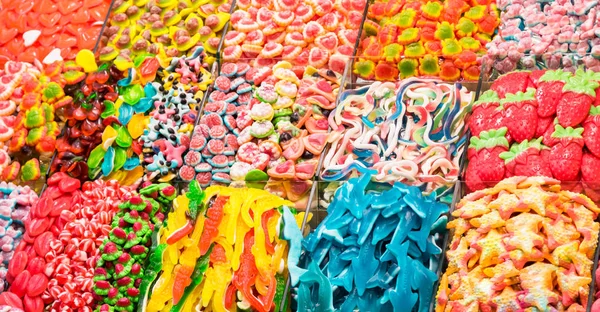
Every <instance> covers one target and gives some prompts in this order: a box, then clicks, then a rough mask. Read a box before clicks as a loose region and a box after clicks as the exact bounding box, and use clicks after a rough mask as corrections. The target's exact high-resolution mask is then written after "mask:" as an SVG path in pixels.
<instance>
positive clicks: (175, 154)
mask: <svg viewBox="0 0 600 312" xmlns="http://www.w3.org/2000/svg"><path fill="white" fill-rule="evenodd" d="M205 56H206V54H204V49H203V48H202V47H197V48H196V51H195V52H194V53H193V54H192V55H190V56H189V57H185V56H183V57H181V58H179V57H175V58H173V59H172V60H171V65H170V66H169V67H167V68H165V70H164V71H163V72H162V73H161V78H160V82H154V83H152V84H151V85H150V84H149V85H146V88H148V90H149V91H151V92H150V94H148V93H147V94H146V96H147V97H148V101H147V104H148V107H149V108H152V111H150V114H149V115H150V118H149V121H148V125H147V127H146V129H145V130H144V131H143V134H142V135H141V137H140V140H139V141H140V144H141V145H142V146H143V152H144V167H145V170H146V172H147V177H148V178H149V179H150V180H153V179H154V178H155V177H157V178H158V180H159V181H162V182H164V181H169V180H172V179H173V178H175V177H177V173H178V172H179V171H180V169H179V168H181V167H182V166H183V165H184V159H186V158H185V157H184V156H185V152H186V151H187V150H188V148H189V146H190V136H191V135H192V131H193V129H194V124H195V122H196V119H197V118H196V117H197V116H198V113H199V110H200V104H201V101H202V98H203V97H204V92H205V91H206V89H207V88H208V85H209V84H211V83H212V78H211V75H210V72H209V71H208V70H207V69H206V68H205V67H204V65H205V63H204V58H205ZM146 110H148V108H146Z"/></svg>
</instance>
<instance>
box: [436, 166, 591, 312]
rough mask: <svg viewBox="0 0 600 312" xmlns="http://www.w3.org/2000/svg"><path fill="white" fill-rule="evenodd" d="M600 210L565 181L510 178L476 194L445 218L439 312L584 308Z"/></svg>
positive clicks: (569, 309)
mask: <svg viewBox="0 0 600 312" xmlns="http://www.w3.org/2000/svg"><path fill="white" fill-rule="evenodd" d="M599 212H600V209H598V206H596V204H594V203H593V202H592V201H591V200H590V199H589V198H588V197H586V196H585V195H581V194H577V193H573V192H569V191H565V190H561V186H560V181H558V180H555V179H551V178H544V177H534V178H527V177H513V178H509V179H505V180H503V181H502V182H500V183H499V184H497V185H496V186H495V187H493V188H488V189H484V190H480V191H477V192H474V193H471V194H469V195H467V196H466V197H464V198H463V199H462V200H461V201H460V203H459V204H458V205H457V207H456V210H455V211H453V212H452V216H454V217H455V218H456V219H454V220H452V221H451V222H449V223H448V228H450V229H453V230H454V236H453V238H452V242H451V243H450V249H449V250H448V252H447V253H446V257H447V258H448V268H447V269H446V272H445V273H444V275H443V276H442V278H441V281H440V288H439V290H438V294H437V307H436V311H448V310H457V311H459V310H465V311H466V310H472V309H475V310H477V309H478V308H479V309H482V310H483V309H492V307H493V309H494V310H496V311H518V310H520V309H526V308H531V309H537V310H553V309H560V310H564V311H585V308H584V307H585V306H586V305H587V297H588V292H589V285H590V283H591V281H592V278H591V273H592V272H591V271H592V265H593V261H592V257H593V255H594V251H595V249H596V245H597V243H598V235H597V233H598V230H599V229H600V224H599V223H598V222H595V221H594V220H595V219H596V217H597V216H598V213H599Z"/></svg>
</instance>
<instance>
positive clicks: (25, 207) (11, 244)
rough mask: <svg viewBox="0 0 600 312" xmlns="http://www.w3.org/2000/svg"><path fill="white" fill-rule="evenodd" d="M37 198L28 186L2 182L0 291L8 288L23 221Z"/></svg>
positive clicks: (0, 190)
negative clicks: (7, 282)
mask: <svg viewBox="0 0 600 312" xmlns="http://www.w3.org/2000/svg"><path fill="white" fill-rule="evenodd" d="M37 200H38V196H37V194H36V193H35V192H34V191H32V190H31V189H30V188H29V187H28V186H25V187H21V186H16V185H14V184H12V183H6V182H0V215H1V217H0V226H1V227H0V249H1V250H2V251H1V252H0V257H1V259H2V262H0V292H4V291H5V290H8V285H7V284H6V281H5V280H6V276H7V273H8V264H9V261H10V259H11V258H12V257H13V254H14V251H15V248H16V247H17V246H18V245H19V243H20V242H21V239H22V237H23V232H24V231H25V228H24V224H23V221H24V219H25V218H26V217H27V216H28V215H29V211H30V209H31V207H32V206H33V205H35V204H36V203H37Z"/></svg>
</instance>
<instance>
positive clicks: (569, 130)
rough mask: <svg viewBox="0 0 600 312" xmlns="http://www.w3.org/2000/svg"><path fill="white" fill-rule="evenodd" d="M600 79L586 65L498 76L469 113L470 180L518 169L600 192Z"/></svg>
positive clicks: (481, 183)
mask: <svg viewBox="0 0 600 312" xmlns="http://www.w3.org/2000/svg"><path fill="white" fill-rule="evenodd" d="M598 81H600V76H599V75H598V74H595V73H593V72H591V71H583V70H577V72H576V73H575V74H571V73H569V72H564V71H562V70H556V71H541V70H540V71H533V72H531V73H530V72H527V71H520V72H514V73H509V74H506V75H503V76H501V77H499V78H498V79H497V80H496V81H495V82H494V83H493V84H492V86H491V90H489V91H486V92H485V93H483V94H482V95H481V97H480V98H479V100H478V101H477V102H476V103H475V104H474V106H473V112H472V115H471V117H470V119H469V129H470V130H471V134H472V138H471V144H470V146H469V150H468V159H469V164H468V167H467V170H466V174H465V180H466V182H467V187H468V188H469V189H470V190H471V191H475V190H479V189H483V188H485V187H492V186H493V185H495V183H496V182H498V181H500V180H502V179H503V178H505V177H510V176H513V175H521V176H547V177H554V178H556V179H558V180H560V181H562V182H563V184H562V186H563V188H568V189H571V190H581V189H582V187H583V189H584V190H585V191H586V194H587V195H588V196H590V197H591V198H592V199H593V200H598V199H600V195H599V194H597V192H598V191H600V185H599V184H598V182H599V181H600V176H599V175H598V172H599V169H600V144H598V129H600V128H599V127H600V120H599V119H598V117H597V116H599V115H600V107H598V106H597V105H598V103H596V98H597V95H596V90H599V91H600V89H599V88H598V86H599V83H598ZM509 144H510V148H509ZM579 181H581V183H579Z"/></svg>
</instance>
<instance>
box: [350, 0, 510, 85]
mask: <svg viewBox="0 0 600 312" xmlns="http://www.w3.org/2000/svg"><path fill="white" fill-rule="evenodd" d="M507 2H508V1H507ZM368 17H369V19H367V20H365V23H364V26H363V32H364V33H365V34H366V37H365V38H364V39H362V41H361V43H360V51H359V52H358V57H359V59H358V61H357V62H356V63H355V65H354V72H355V73H356V74H358V75H359V76H360V77H362V78H365V79H376V80H379V81H395V80H397V79H398V77H400V78H402V79H404V78H407V77H413V76H437V77H440V78H441V79H443V80H447V81H456V80H458V79H465V80H477V79H478V78H479V73H480V65H481V55H482V54H484V53H485V52H486V44H487V43H488V42H490V40H491V38H492V36H493V35H494V33H495V32H496V28H497V27H498V24H499V23H500V20H499V18H498V15H497V12H496V6H495V2H494V1H463V0H446V1H428V0H427V1H426V0H419V1H412V2H404V1H398V0H393V1H376V2H375V3H373V4H371V5H370V6H369V13H368Z"/></svg>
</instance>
